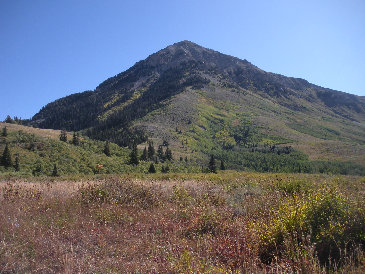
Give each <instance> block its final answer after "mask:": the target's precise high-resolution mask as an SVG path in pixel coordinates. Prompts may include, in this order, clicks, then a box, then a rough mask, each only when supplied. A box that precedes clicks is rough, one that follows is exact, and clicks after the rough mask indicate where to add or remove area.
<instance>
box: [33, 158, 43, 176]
mask: <svg viewBox="0 0 365 274" xmlns="http://www.w3.org/2000/svg"><path fill="white" fill-rule="evenodd" d="M42 173H43V168H42V163H41V162H40V161H39V160H38V161H37V163H36V165H35V168H34V169H33V171H32V174H33V176H39V175H41V174H42Z"/></svg>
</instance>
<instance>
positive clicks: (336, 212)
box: [259, 188, 365, 265]
mask: <svg viewBox="0 0 365 274" xmlns="http://www.w3.org/2000/svg"><path fill="white" fill-rule="evenodd" d="M364 209H365V208H364V206H360V207H359V206H358V205H357V204H356V203H355V202H351V201H350V200H348V199H346V198H345V197H344V196H343V195H342V194H341V193H339V192H338V191H335V190H331V189H327V188H325V189H320V190H319V191H316V192H311V193H309V194H308V195H306V196H304V197H300V196H299V195H294V196H293V197H292V198H290V199H288V200H287V201H284V202H283V203H282V204H281V206H280V208H279V210H278V212H277V214H276V216H275V217H274V218H273V219H272V220H271V221H270V222H269V223H267V224H262V226H261V229H260V233H259V236H260V241H261V244H260V257H261V260H262V261H263V262H266V263H269V262H271V260H272V259H273V257H274V256H276V255H286V256H289V257H293V256H295V254H299V253H300V254H301V253H302V252H303V249H304V245H306V244H313V245H314V246H315V253H316V254H317V256H318V259H319V261H320V263H321V264H322V265H323V264H328V263H330V262H332V261H333V262H335V263H341V259H342V258H341V252H342V251H347V252H348V253H350V252H351V251H352V250H353V249H354V248H355V247H357V246H358V245H364V244H365V210H364ZM305 239H308V243H306V240H305ZM286 240H288V241H289V242H291V243H293V245H292V247H294V249H296V250H289V249H288V248H286V247H285V246H284V242H285V241H286Z"/></svg>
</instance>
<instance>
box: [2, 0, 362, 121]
mask: <svg viewBox="0 0 365 274" xmlns="http://www.w3.org/2000/svg"><path fill="white" fill-rule="evenodd" d="M181 40H190V41H193V42H195V43H197V44H200V45H202V46H204V47H207V48H211V49H214V50H217V51H220V52H222V53H226V54H229V55H233V56H236V57H239V58H241V59H247V60H248V61H250V62H251V63H253V64H254V65H256V66H258V67H260V68H262V69H264V70H266V71H270V72H275V73H280V74H283V75H286V76H294V77H300V78H304V79H306V80H308V81H310V82H311V83H314V84H317V85H320V86H324V87H328V88H332V89H336V90H340V91H345V92H348V93H352V94H357V95H361V96H365V1H363V0H346V1H337V0H328V1H327V0H315V1H312V0H306V1H302V0H301V1H296V0H286V1H284V0H282V1H280V0H267V1H264V0H261V1H260V0H257V1H245V0H237V1H233V0H232V1H230V0H225V1H214V0H209V1H205V0H201V1H200V0H191V1H190V0H184V1H174V0H166V1H164V0H154V1H148V0H145V1H140V0H133V1H129V0H123V1H122V0H120V1H117V0H98V1H96V0H82V1H81V0H62V1H50V0H32V1H29V0H0V83H1V85H0V120H3V119H4V118H5V117H6V115H8V114H9V115H11V116H15V115H16V116H18V117H22V118H30V117H32V116H33V115H34V114H35V113H36V112H38V111H39V110H40V109H41V107H42V106H44V105H46V104H47V103H49V102H51V101H53V100H56V99H58V98H60V97H63V96H66V95H69V94H71V93H75V92H82V91H85V90H93V89H94V88H95V87H96V86H97V85H98V84H99V83H101V82H102V81H103V80H105V79H107V78H108V77H111V76H114V75H115V74H118V73H119V72H122V71H124V70H126V69H128V68H129V67H130V66H132V65H134V64H135V63H136V62H137V61H139V60H142V59H145V58H146V57H147V56H148V55H150V54H152V53H154V52H156V51H158V50H160V49H162V48H164V47H166V46H168V45H170V44H173V43H175V42H178V41H181Z"/></svg>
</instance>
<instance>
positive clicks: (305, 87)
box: [31, 41, 365, 161]
mask: <svg viewBox="0 0 365 274" xmlns="http://www.w3.org/2000/svg"><path fill="white" fill-rule="evenodd" d="M31 123H32V124H33V125H34V126H37V127H41V128H53V129H62V128H64V129H67V130H73V131H78V130H84V131H85V133H86V134H88V135H89V136H91V137H93V138H97V139H102V140H111V141H114V142H116V143H119V144H121V145H130V144H131V143H132V142H138V143H141V142H143V141H145V140H146V137H149V138H151V139H154V140H156V142H159V141H162V140H167V141H169V142H170V143H171V144H172V145H175V148H176V149H177V150H180V152H181V154H182V155H191V153H194V152H196V153H198V154H199V151H200V152H202V153H210V152H212V150H214V147H215V146H219V147H220V148H221V149H222V150H224V151H227V150H229V149H232V150H235V149H236V150H239V149H240V148H242V147H246V148H247V147H249V146H250V145H254V144H256V145H257V144H258V145H259V146H260V144H261V145H265V144H270V145H273V144H279V143H281V144H282V143H290V144H291V145H293V146H294V147H298V148H300V149H301V150H302V151H305V152H306V153H307V154H309V155H310V156H311V157H314V158H316V157H317V158H318V159H320V158H321V157H324V156H323V155H322V154H323V153H322V154H321V155H314V154H315V153H313V151H318V150H323V151H324V150H326V149H327V150H329V151H331V153H332V150H333V148H334V147H340V146H341V144H347V145H354V146H357V145H359V146H361V148H354V150H358V149H360V151H362V150H363V145H364V144H365V134H364V132H365V99H364V97H360V96H355V95H351V94H347V93H344V92H339V91H334V90H330V89H326V88H322V87H319V86H316V85H313V84H310V83H309V82H307V81H306V80H303V79H298V78H292V77H285V76H282V75H279V74H274V73H268V72H265V71H263V70H261V69H259V68H258V67H256V66H254V65H252V64H251V63H250V62H248V61H247V60H240V59H238V58H235V57H232V56H228V55H225V54H221V53H219V52H217V51H214V50H210V49H206V48H203V47H201V46H199V45H197V44H194V43H192V42H189V41H182V42H179V43H176V44H173V45H171V46H169V47H167V48H165V49H163V50H161V51H159V52H157V53H154V54H152V55H150V56H149V57H148V58H147V59H145V60H142V61H140V62H138V63H136V64H135V65H134V66H133V67H131V68H130V69H128V70H127V71H125V72H122V73H120V74H118V75H116V76H114V77H111V78H109V79H107V80H106V81H104V82H103V83H101V84H100V85H99V86H98V87H97V88H96V89H95V90H94V91H86V92H83V93H77V94H73V95H70V96H67V97H64V98H61V99H59V100H56V101H54V102H52V103H49V104H48V105H46V106H45V107H43V108H42V109H41V110H40V112H39V113H37V114H36V115H34V117H33V118H32V121H31ZM247 129H249V130H248V133H247V134H246V135H247V136H245V134H244V132H246V131H247ZM242 132H243V133H242ZM205 135H207V136H205ZM238 135H243V136H241V137H238ZM207 139H208V140H209V142H208V143H207V144H206V147H204V148H202V149H197V148H196V147H195V145H196V144H197V143H198V142H201V140H207ZM186 140H187V141H188V144H185V145H180V143H182V142H184V141H186ZM314 143H316V144H321V145H320V148H316V147H315V146H314V145H313V144H314ZM322 146H323V147H322ZM326 146H329V147H330V148H325V147H326ZM331 153H330V154H331ZM341 154H343V153H341V152H339V154H338V156H339V157H340V158H341V157H343V155H341ZM328 155H329V154H328ZM331 155H332V154H331ZM326 157H327V156H326ZM331 157H332V158H333V159H336V157H337V154H336V155H332V156H331ZM349 157H350V156H349ZM317 158H316V159H317ZM360 158H361V157H360ZM350 160H355V161H357V160H358V158H356V157H355V159H350ZM361 161H363V159H362V158H361Z"/></svg>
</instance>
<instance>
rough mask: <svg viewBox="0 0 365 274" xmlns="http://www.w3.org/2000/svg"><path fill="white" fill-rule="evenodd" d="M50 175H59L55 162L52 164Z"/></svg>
mask: <svg viewBox="0 0 365 274" xmlns="http://www.w3.org/2000/svg"><path fill="white" fill-rule="evenodd" d="M52 176H53V177H58V176H59V175H58V169H57V165H56V164H54V165H53V171H52Z"/></svg>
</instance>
